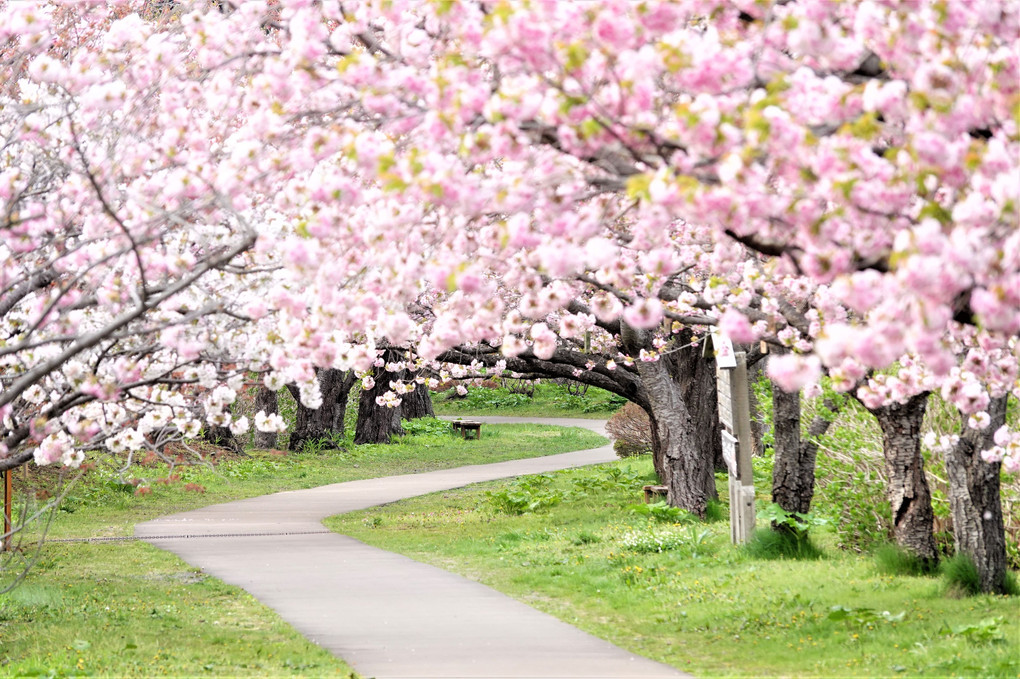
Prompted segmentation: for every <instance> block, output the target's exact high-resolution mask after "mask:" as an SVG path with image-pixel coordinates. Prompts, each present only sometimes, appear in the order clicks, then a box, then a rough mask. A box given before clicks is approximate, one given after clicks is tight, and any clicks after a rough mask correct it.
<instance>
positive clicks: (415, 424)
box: [400, 417, 451, 436]
mask: <svg viewBox="0 0 1020 679" xmlns="http://www.w3.org/2000/svg"><path fill="white" fill-rule="evenodd" d="M400 426H401V427H403V428H404V434H406V435H408V436H436V435H439V434H449V433H450V431H451V429H450V423H449V422H444V421H443V420H439V419H436V418H435V417H419V418H416V419H414V420H404V421H403V422H401V423H400Z"/></svg>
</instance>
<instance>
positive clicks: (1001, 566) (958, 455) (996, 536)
mask: <svg viewBox="0 0 1020 679" xmlns="http://www.w3.org/2000/svg"><path fill="white" fill-rule="evenodd" d="M1007 398H1008V397H1006V396H1003V397H1001V398H997V399H992V401H991V403H989V405H988V414H989V416H990V417H991V424H990V425H989V426H988V427H987V428H986V429H983V430H977V429H971V428H970V427H968V426H967V417H966V416H963V432H962V433H961V435H960V440H959V441H958V442H957V444H956V445H955V446H953V447H952V448H950V449H947V450H946V452H945V460H946V473H947V474H948V476H949V507H950V510H951V511H952V514H953V535H954V537H955V540H956V551H957V553H962V554H966V555H968V556H969V557H970V558H971V560H972V561H973V562H974V565H975V566H976V567H977V570H978V573H979V574H980V576H981V591H982V592H992V593H996V594H1003V593H1005V591H1006V533H1005V527H1004V523H1003V518H1002V500H1001V498H1000V495H999V490H1000V489H999V469H1000V466H1001V463H999V462H995V463H992V464H989V463H987V462H985V461H984V460H982V459H981V451H982V450H986V449H987V448H990V447H991V446H992V445H993V441H992V436H993V435H994V433H995V430H997V429H998V428H999V427H1001V426H1002V425H1003V424H1005V422H1006V399H1007Z"/></svg>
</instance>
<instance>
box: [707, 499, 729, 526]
mask: <svg viewBox="0 0 1020 679" xmlns="http://www.w3.org/2000/svg"><path fill="white" fill-rule="evenodd" d="M729 520H730V508H729V505H727V504H726V503H725V502H722V501H720V500H709V501H708V504H706V505H705V523H717V522H719V521H729Z"/></svg>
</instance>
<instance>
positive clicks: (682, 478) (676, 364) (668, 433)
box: [621, 327, 722, 516]
mask: <svg viewBox="0 0 1020 679" xmlns="http://www.w3.org/2000/svg"><path fill="white" fill-rule="evenodd" d="M621 337H622V338H623V340H624V346H625V347H626V349H627V351H628V352H629V353H631V355H637V354H638V352H639V351H640V348H644V347H645V346H646V345H647V344H648V343H649V342H650V336H649V334H648V333H646V332H644V331H639V330H635V329H633V328H629V327H626V328H625V331H624V332H623V333H621ZM681 341H682V340H681ZM690 353H691V351H690V350H689V349H688V350H681V351H680V352H675V353H673V354H668V355H665V356H662V357H661V358H660V360H658V361H655V362H647V361H638V362H637V369H638V373H639V375H640V376H641V383H642V386H643V387H644V389H645V391H646V393H647V394H648V402H649V419H650V420H651V425H652V452H653V455H654V456H655V457H658V458H660V460H659V461H658V462H656V471H657V472H658V473H659V474H660V478H661V480H662V483H663V485H665V486H666V487H667V488H668V489H669V491H668V494H667V501H668V502H669V504H670V505H671V506H674V507H680V508H682V509H686V510H687V511H689V512H691V513H692V514H696V515H698V516H704V515H705V507H706V505H707V503H708V500H709V498H711V497H713V496H714V494H715V474H714V468H713V462H714V459H715V448H716V447H717V446H720V447H721V445H722V444H721V441H720V440H719V431H718V426H719V424H718V416H716V417H715V419H714V421H715V426H704V425H703V423H702V422H699V420H698V419H697V418H696V416H697V417H700V418H704V419H705V420H708V419H710V418H708V417H707V406H706V403H708V402H711V404H712V407H713V411H714V406H715V386H714V385H715V379H714V373H713V375H712V381H711V392H710V393H709V394H704V393H703V392H698V391H697V388H698V386H700V387H701V389H705V386H704V380H705V370H704V367H703V366H700V367H699V366H698V365H697V359H700V353H698V354H697V359H693V361H692V357H691V356H689V355H688V354H690ZM699 368H700V369H699ZM685 387H686V389H685ZM685 392H687V393H690V394H691V395H692V397H693V399H694V404H695V408H696V409H697V410H696V411H692V410H691V409H690V408H689V406H688V402H687V400H686V399H685V398H684V395H685ZM709 400H710V401H709ZM699 425H701V426H699ZM660 470H661V471H660Z"/></svg>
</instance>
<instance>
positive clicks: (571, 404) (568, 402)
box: [432, 382, 625, 420]
mask: <svg viewBox="0 0 1020 679" xmlns="http://www.w3.org/2000/svg"><path fill="white" fill-rule="evenodd" d="M467 391H468V393H467V395H466V396H458V395H457V392H456V391H455V390H454V389H449V390H447V391H444V392H439V393H436V394H433V396H432V405H433V407H434V408H435V411H436V414H437V415H454V416H459V415H463V416H470V415H505V416H510V417H580V418H588V419H596V420H604V419H608V418H609V416H610V415H612V414H613V413H614V412H616V411H617V410H618V409H619V408H620V407H621V406H622V405H623V404H624V403H625V401H624V400H623V399H622V398H620V397H619V396H616V395H615V394H611V393H609V392H608V391H605V390H603V389H598V388H596V387H590V388H588V389H587V390H586V391H585V393H584V395H578V394H571V393H570V392H569V391H568V390H567V388H566V387H564V386H562V385H559V384H554V383H549V382H542V383H541V384H538V385H536V386H535V392H534V394H533V395H532V396H526V395H524V394H516V393H511V392H509V391H508V390H507V389H505V388H502V387H501V388H498V389H497V388H492V389H488V388H481V387H468V389H467Z"/></svg>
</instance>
